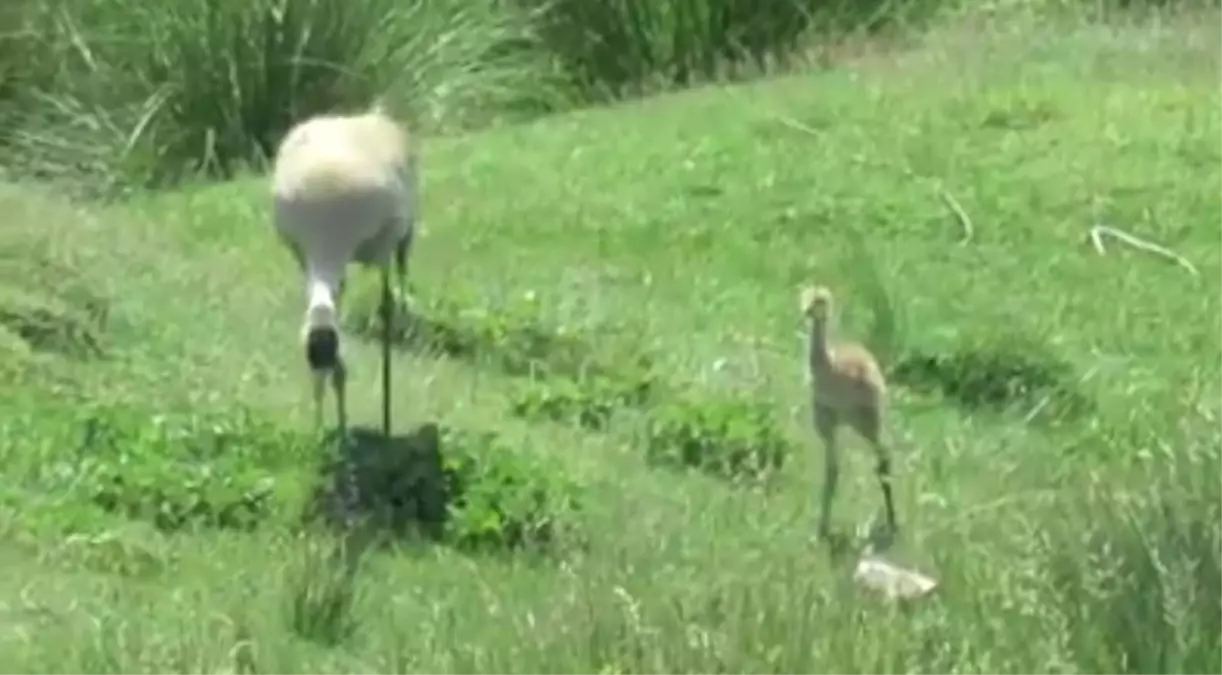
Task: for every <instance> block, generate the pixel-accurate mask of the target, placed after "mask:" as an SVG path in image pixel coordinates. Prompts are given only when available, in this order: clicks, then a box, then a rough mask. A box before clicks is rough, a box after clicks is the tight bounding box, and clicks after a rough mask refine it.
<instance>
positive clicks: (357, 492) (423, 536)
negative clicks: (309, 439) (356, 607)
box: [303, 422, 454, 548]
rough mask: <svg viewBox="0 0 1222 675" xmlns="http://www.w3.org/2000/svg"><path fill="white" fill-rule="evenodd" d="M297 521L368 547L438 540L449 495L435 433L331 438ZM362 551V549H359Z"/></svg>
mask: <svg viewBox="0 0 1222 675" xmlns="http://www.w3.org/2000/svg"><path fill="white" fill-rule="evenodd" d="M324 447H325V449H326V450H325V451H326V452H327V453H328V456H327V458H326V460H325V461H323V462H322V463H321V464H320V469H319V473H318V475H317V477H316V483H315V488H314V492H313V494H312V496H311V499H310V500H309V502H308V503H307V508H306V510H305V512H304V513H303V518H304V520H305V521H307V522H308V523H321V524H323V525H326V526H328V527H331V528H335V529H339V530H341V531H344V532H345V533H346V534H347V535H349V537H348V538H350V539H351V537H352V536H353V535H356V534H358V533H359V534H360V535H361V536H359V537H357V539H359V540H361V541H363V542H365V544H366V546H367V545H371V544H374V543H389V542H400V543H410V542H417V543H419V542H423V543H428V542H435V541H438V540H440V539H441V538H442V536H443V533H444V531H445V525H446V520H447V518H448V515H449V509H448V502H449V499H450V498H451V495H452V494H453V492H454V491H453V486H451V485H450V484H449V483H450V481H449V479H448V477H447V473H446V471H445V467H444V465H443V462H442V448H441V431H440V428H439V427H438V425H437V424H436V423H433V422H427V423H425V424H421V425H420V426H418V427H416V428H415V429H413V430H412V431H411V432H409V433H407V434H403V435H394V436H389V437H388V436H386V435H385V434H383V433H382V431H381V430H380V429H372V428H369V427H351V428H349V429H348V433H347V434H346V435H341V434H340V433H339V432H333V433H331V434H329V435H328V436H327V437H326V439H325V443H324ZM366 546H361V547H360V548H365V547H366Z"/></svg>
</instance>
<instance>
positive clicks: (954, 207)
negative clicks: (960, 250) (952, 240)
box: [938, 187, 976, 244]
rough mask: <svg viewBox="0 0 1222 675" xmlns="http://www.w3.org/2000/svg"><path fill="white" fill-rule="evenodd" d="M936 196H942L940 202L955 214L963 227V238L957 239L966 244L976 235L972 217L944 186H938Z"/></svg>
mask: <svg viewBox="0 0 1222 675" xmlns="http://www.w3.org/2000/svg"><path fill="white" fill-rule="evenodd" d="M938 196H939V197H941V198H942V203H943V204H946V207H947V208H949V209H950V210H951V212H952V213H954V214H955V218H956V219H957V220H958V221H959V227H961V228H963V238H962V239H960V240H959V243H960V244H966V243H968V242H970V241H971V240H972V237H974V236H976V228H975V226H973V225H972V219H971V218H969V217H968V215H967V211H964V210H963V207H962V206H960V204H959V200H957V199H955V196H954V195H952V194H951V193H949V192H947V191H946V189H945V188H942V187H939V188H938Z"/></svg>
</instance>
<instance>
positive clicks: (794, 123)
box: [773, 114, 823, 136]
mask: <svg viewBox="0 0 1222 675" xmlns="http://www.w3.org/2000/svg"><path fill="white" fill-rule="evenodd" d="M773 119H775V120H776V121H777V122H780V123H781V125H782V126H787V127H789V128H790V129H793V130H794V131H798V132H801V133H804V134H808V135H810V136H822V135H823V132H821V131H819V130H818V129H815V128H814V127H811V126H807V125H805V124H803V123H801V122H799V121H798V120H795V119H793V118H792V117H789V116H786V115H780V114H778V115H774V116H773Z"/></svg>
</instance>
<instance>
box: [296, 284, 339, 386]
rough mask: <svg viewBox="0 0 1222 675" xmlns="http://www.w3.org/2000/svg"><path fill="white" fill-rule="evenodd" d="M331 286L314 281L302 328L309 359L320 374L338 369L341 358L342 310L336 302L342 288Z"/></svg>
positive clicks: (314, 369) (311, 365) (311, 366)
mask: <svg viewBox="0 0 1222 675" xmlns="http://www.w3.org/2000/svg"><path fill="white" fill-rule="evenodd" d="M340 285H342V284H336V286H340ZM331 286H332V285H331V284H328V283H326V282H323V281H318V280H314V281H311V282H310V284H309V294H310V304H309V306H308V307H307V308H306V316H305V325H304V326H303V327H302V329H301V333H302V342H303V343H304V346H305V352H306V362H307V363H309V365H310V370H311V371H313V372H314V373H316V374H321V373H326V372H330V371H332V370H334V369H335V368H336V367H337V366H339V361H340V349H339V343H340V340H339V310H338V307H337V305H336V299H337V298H338V296H339V293H340V288H332V287H331Z"/></svg>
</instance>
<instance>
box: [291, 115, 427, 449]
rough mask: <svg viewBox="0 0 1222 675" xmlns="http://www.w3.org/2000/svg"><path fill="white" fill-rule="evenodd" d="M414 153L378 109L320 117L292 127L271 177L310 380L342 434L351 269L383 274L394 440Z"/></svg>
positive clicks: (387, 400) (385, 368)
mask: <svg viewBox="0 0 1222 675" xmlns="http://www.w3.org/2000/svg"><path fill="white" fill-rule="evenodd" d="M418 181H419V178H418V175H417V161H416V154H415V152H414V151H413V150H412V148H411V147H410V146H409V137H408V133H407V131H406V129H404V128H403V127H402V126H401V125H400V124H398V123H397V122H396V121H395V120H394V119H392V118H391V117H390V116H389V115H388V114H387V113H386V112H385V111H384V110H383V109H382V107H381V105H380V104H375V105H374V106H373V107H372V108H371V109H370V110H368V111H366V112H364V113H361V114H357V115H320V116H316V117H313V118H310V119H308V120H306V121H304V122H301V123H300V124H298V125H296V126H295V127H293V128H292V129H291V130H289V132H288V134H287V135H286V136H285V138H284V140H283V141H282V142H281V144H280V147H279V148H278V149H277V151H276V159H275V166H274V169H273V177H272V194H273V198H274V202H275V227H276V231H277V234H278V235H279V236H280V239H281V241H283V242H284V243H285V245H286V246H287V247H288V248H289V250H290V251H291V252H292V253H293V256H294V258H295V259H296V260H297V264H298V266H299V267H300V269H301V271H302V274H304V275H305V283H306V297H307V306H306V312H305V325H304V326H303V328H302V341H303V342H304V345H305V351H306V361H307V362H308V363H309V367H310V370H311V373H312V375H313V385H314V405H315V415H316V419H317V421H318V423H319V424H320V425H321V423H322V400H323V397H324V394H325V387H326V383H327V379H328V378H330V381H331V386H332V387H333V388H334V390H335V399H336V416H337V421H338V425H339V428H340V431H341V433H346V430H347V412H346V409H347V406H346V404H347V401H346V396H345V381H346V368H345V365H344V360H343V356H342V353H341V349H340V347H341V344H340V342H341V341H340V329H339V317H338V314H339V303H340V299H341V296H342V294H343V289H344V275H345V269H346V267H347V266H348V264H349V263H350V262H357V263H360V264H362V265H365V266H370V267H378V268H380V270H381V273H382V297H381V302H380V312H381V315H382V330H383V334H382V425H383V427H384V431H385V433H386V434H387V435H388V436H389V435H390V432H391V428H390V426H391V425H390V409H391V384H390V341H391V335H390V331H391V327H392V320H391V319H392V313H393V311H394V305H395V296H394V294H393V293H392V291H391V284H390V265H391V259H392V257H393V259H394V264H395V268H396V272H397V274H398V288H397V293H398V296H399V300H400V301H401V302H406V299H407V289H406V283H407V257H408V253H409V252H410V249H411V243H412V234H413V231H414V229H415V221H416V213H417V209H418V205H417V192H418Z"/></svg>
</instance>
